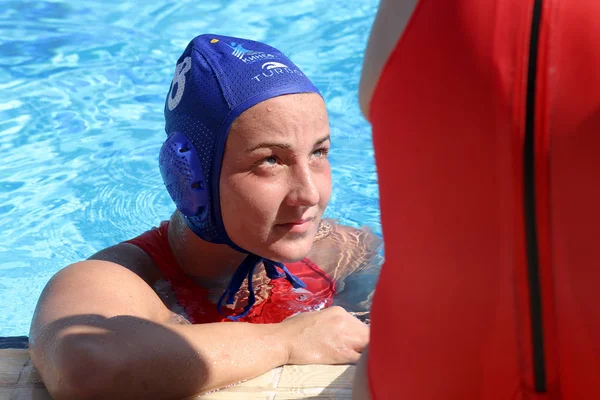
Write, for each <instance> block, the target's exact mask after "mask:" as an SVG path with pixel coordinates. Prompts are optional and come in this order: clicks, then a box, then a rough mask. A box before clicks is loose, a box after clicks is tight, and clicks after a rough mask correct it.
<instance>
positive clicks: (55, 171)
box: [0, 0, 381, 336]
mask: <svg viewBox="0 0 600 400" xmlns="http://www.w3.org/2000/svg"><path fill="white" fill-rule="evenodd" d="M376 7H377V1H375V0H348V1H344V2H331V1H329V0H287V1H279V0H214V1H186V0H179V1H166V0H163V1H144V0H137V1H134V0H118V1H114V0H110V1H108V0H96V1H90V0H77V1H24V0H4V1H3V2H2V7H1V8H0V154H1V155H2V156H1V158H0V160H1V161H0V227H1V229H0V310H1V312H0V336H12V335H26V334H27V333H28V329H29V322H30V320H31V316H32V313H33V310H34V308H35V304H36V302H37V298H38V296H39V294H40V292H41V290H42V289H43V287H44V285H45V284H46V282H47V281H48V280H49V279H50V277H51V276H52V275H53V274H54V273H55V272H56V271H58V270H59V269H61V268H62V267H64V266H66V265H68V264H70V263H72V262H75V261H78V260H81V259H84V258H86V257H88V256H90V255H91V254H93V253H94V252H96V251H98V250H100V249H102V248H104V247H107V246H110V245H113V244H115V243H117V242H119V241H122V240H126V239H128V238H131V237H133V236H136V235H138V234H139V233H141V232H143V231H145V230H147V229H148V228H150V227H151V226H153V225H156V224H157V223H159V222H160V221H161V220H163V219H167V218H168V217H169V215H170V214H171V213H172V211H173V210H174V206H173V203H172V201H171V199H170V198H169V196H168V194H167V192H166V190H165V189H164V186H163V184H162V180H161V178H160V173H159V170H158V162H157V159H158V151H159V148H160V146H161V144H162V142H163V140H164V139H165V133H164V120H163V107H164V100H165V97H166V94H167V91H168V90H169V87H170V82H171V79H172V76H173V71H174V66H175V62H176V60H177V58H178V57H179V55H180V54H181V52H182V51H183V49H184V48H185V46H186V45H187V43H188V42H189V41H190V40H191V39H192V38H193V37H195V36H196V35H198V34H201V33H216V34H222V35H231V36H241V37H246V38H249V39H254V40H260V41H264V42H266V43H268V44H271V45H273V46H275V47H277V48H279V49H280V50H282V51H283V52H285V53H286V54H287V55H288V56H289V57H290V58H291V59H292V60H293V61H294V62H295V63H296V64H297V65H298V66H299V67H300V68H302V69H303V71H304V72H305V73H306V74H307V75H308V76H309V77H310V78H311V79H312V80H313V82H314V83H315V85H316V86H317V87H318V88H319V89H320V90H321V91H322V93H323V95H324V97H325V100H326V103H327V106H328V109H329V113H330V119H331V127H332V146H333V147H332V152H331V163H332V171H333V181H334V187H333V195H332V199H331V203H330V205H329V208H328V211H327V213H326V216H328V217H331V218H335V219H338V220H340V221H341V222H342V223H345V224H348V225H352V226H355V227H359V226H363V225H364V226H367V227H369V228H371V229H372V230H373V231H375V232H376V233H378V234H380V232H381V228H380V222H379V209H378V190H377V179H376V174H375V164H374V161H373V148H372V143H371V132H370V127H369V125H368V124H367V123H366V122H365V121H364V119H363V118H362V116H361V114H360V111H359V107H358V102H357V87H358V81H359V77H360V70H361V65H362V57H363V51H364V48H365V46H366V41H367V38H368V34H369V30H370V27H371V24H372V22H373V18H374V16H375V11H376Z"/></svg>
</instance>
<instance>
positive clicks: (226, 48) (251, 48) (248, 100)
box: [159, 34, 320, 319]
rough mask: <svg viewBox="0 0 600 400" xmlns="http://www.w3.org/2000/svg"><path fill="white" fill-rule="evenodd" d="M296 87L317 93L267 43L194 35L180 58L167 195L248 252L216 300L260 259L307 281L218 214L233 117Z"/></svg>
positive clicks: (166, 159) (221, 238) (202, 226)
mask: <svg viewBox="0 0 600 400" xmlns="http://www.w3.org/2000/svg"><path fill="white" fill-rule="evenodd" d="M294 93H317V94H320V93H319V90H318V89H317V88H316V87H315V86H314V85H313V84H312V83H311V81H310V80H309V79H308V78H307V77H306V75H304V73H303V72H302V71H301V70H300V69H299V68H298V67H297V66H296V65H295V64H294V63H293V62H292V61H291V60H290V59H289V58H287V57H286V56H285V55H284V54H283V53H281V52H280V51H279V50H277V49H275V48H273V47H271V46H269V45H266V44H264V43H260V42H256V41H252V40H246V39H241V38H235V37H228V36H221V35H210V34H206V35H200V36H198V37H196V38H194V39H193V40H192V41H191V42H190V43H189V44H188V46H187V47H186V49H185V51H184V52H183V54H182V55H181V57H179V59H178V60H177V65H176V67H175V74H174V77H173V81H172V82H171V88H170V90H169V93H168V95H167V99H166V102H165V110H164V112H165V120H166V125H165V130H166V132H167V140H166V141H165V143H164V144H163V146H162V148H161V150H160V155H159V166H160V172H161V175H162V178H163V181H164V183H165V186H166V187H167V191H168V192H169V195H170V196H171V198H172V199H173V201H174V202H175V205H176V206H177V209H178V210H179V211H180V212H181V213H182V214H183V216H184V217H185V220H186V222H187V225H188V226H189V228H190V229H191V230H192V231H193V232H194V233H195V234H196V235H198V236H199V237H200V238H202V239H204V240H206V241H208V242H211V243H218V244H226V245H229V246H230V247H232V248H234V249H236V250H238V251H242V252H245V253H248V254H249V255H248V257H247V258H246V259H245V260H244V262H243V263H242V265H240V267H239V268H238V270H237V271H236V273H235V274H234V276H233V278H232V280H231V283H230V285H229V287H228V289H227V291H226V292H225V293H224V294H223V297H222V298H221V301H219V306H218V307H219V310H220V309H221V304H222V301H223V300H226V301H227V303H229V304H231V303H233V297H234V295H235V293H236V292H237V291H238V290H239V287H240V285H241V284H242V283H243V281H244V279H245V278H246V277H247V278H248V289H249V292H250V297H249V299H248V306H247V307H246V309H245V310H244V313H243V314H241V315H239V316H237V317H231V319H237V318H241V317H242V316H245V315H246V314H247V313H248V311H249V310H250V308H251V307H252V305H253V303H254V292H253V290H252V274H253V271H254V269H255V267H256V265H258V263H260V262H263V264H264V265H265V269H266V271H267V275H268V276H269V277H270V278H271V279H276V278H281V277H285V278H286V279H287V280H288V281H289V282H290V283H291V284H292V285H294V287H304V286H305V285H304V283H303V282H302V281H301V280H300V279H299V278H297V277H295V276H294V275H292V274H291V273H289V271H288V270H287V268H285V266H284V265H283V264H281V263H277V262H274V261H271V260H266V259H264V258H262V257H260V256H258V255H255V254H250V253H249V252H248V251H246V250H244V249H242V248H240V247H239V246H237V245H236V244H235V243H233V241H232V240H231V239H230V238H229V236H228V235H227V232H226V230H225V226H224V224H223V219H222V217H221V205H220V198H219V180H220V179H219V178H220V175H221V164H222V161H223V153H224V151H225V142H226V140H227V135H228V133H229V129H230V127H231V124H232V123H233V121H234V120H235V119H236V118H237V117H239V116H240V114H242V113H243V112H244V111H246V110H247V109H249V108H250V107H252V106H254V105H256V104H258V103H260V102H262V101H265V100H267V99H270V98H273V97H277V96H281V95H285V94H294Z"/></svg>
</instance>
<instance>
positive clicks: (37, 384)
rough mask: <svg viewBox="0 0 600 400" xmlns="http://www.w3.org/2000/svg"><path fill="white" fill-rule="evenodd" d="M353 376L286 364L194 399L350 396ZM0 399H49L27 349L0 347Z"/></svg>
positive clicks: (347, 370)
mask: <svg viewBox="0 0 600 400" xmlns="http://www.w3.org/2000/svg"><path fill="white" fill-rule="evenodd" d="M353 377H354V366H350V365H340V366H331V365H305V366H298V365H286V366H284V367H279V368H275V369H274V370H271V371H269V372H267V373H266V374H263V375H261V376H259V377H257V378H254V379H251V380H249V381H246V382H242V383H239V384H237V385H234V386H231V387H229V388H227V389H223V390H219V391H217V392H213V393H210V394H205V395H203V396H196V397H194V399H219V400H227V399H243V400H254V399H261V400H292V399H351V398H352V394H351V388H352V379H353ZM0 399H7V400H46V399H50V396H49V395H48V392H47V391H46V389H45V388H44V384H43V383H42V380H41V378H40V376H39V374H38V373H37V371H36V370H35V368H33V364H32V363H31V360H30V358H29V353H28V352H27V350H24V349H3V350H0Z"/></svg>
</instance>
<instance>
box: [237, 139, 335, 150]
mask: <svg viewBox="0 0 600 400" xmlns="http://www.w3.org/2000/svg"><path fill="white" fill-rule="evenodd" d="M328 140H331V136H330V135H327V136H325V137H324V138H321V139H319V140H317V141H316V142H315V144H314V146H315V147H316V146H319V145H321V144H323V143H325V142H326V141H328ZM270 147H279V148H281V149H284V150H287V149H291V148H292V145H291V144H288V143H276V142H262V143H259V144H257V145H256V146H252V147H250V148H249V149H247V150H246V153H252V152H253V151H254V150H258V149H261V148H270Z"/></svg>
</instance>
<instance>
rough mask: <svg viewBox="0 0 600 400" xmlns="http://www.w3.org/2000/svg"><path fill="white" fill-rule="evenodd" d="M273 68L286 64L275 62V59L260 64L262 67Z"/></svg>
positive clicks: (285, 66) (282, 66) (283, 66)
mask: <svg viewBox="0 0 600 400" xmlns="http://www.w3.org/2000/svg"><path fill="white" fill-rule="evenodd" d="M273 68H288V66H287V65H285V64H282V63H279V62H276V61H269V62H266V63H264V64H263V65H262V69H273Z"/></svg>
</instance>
